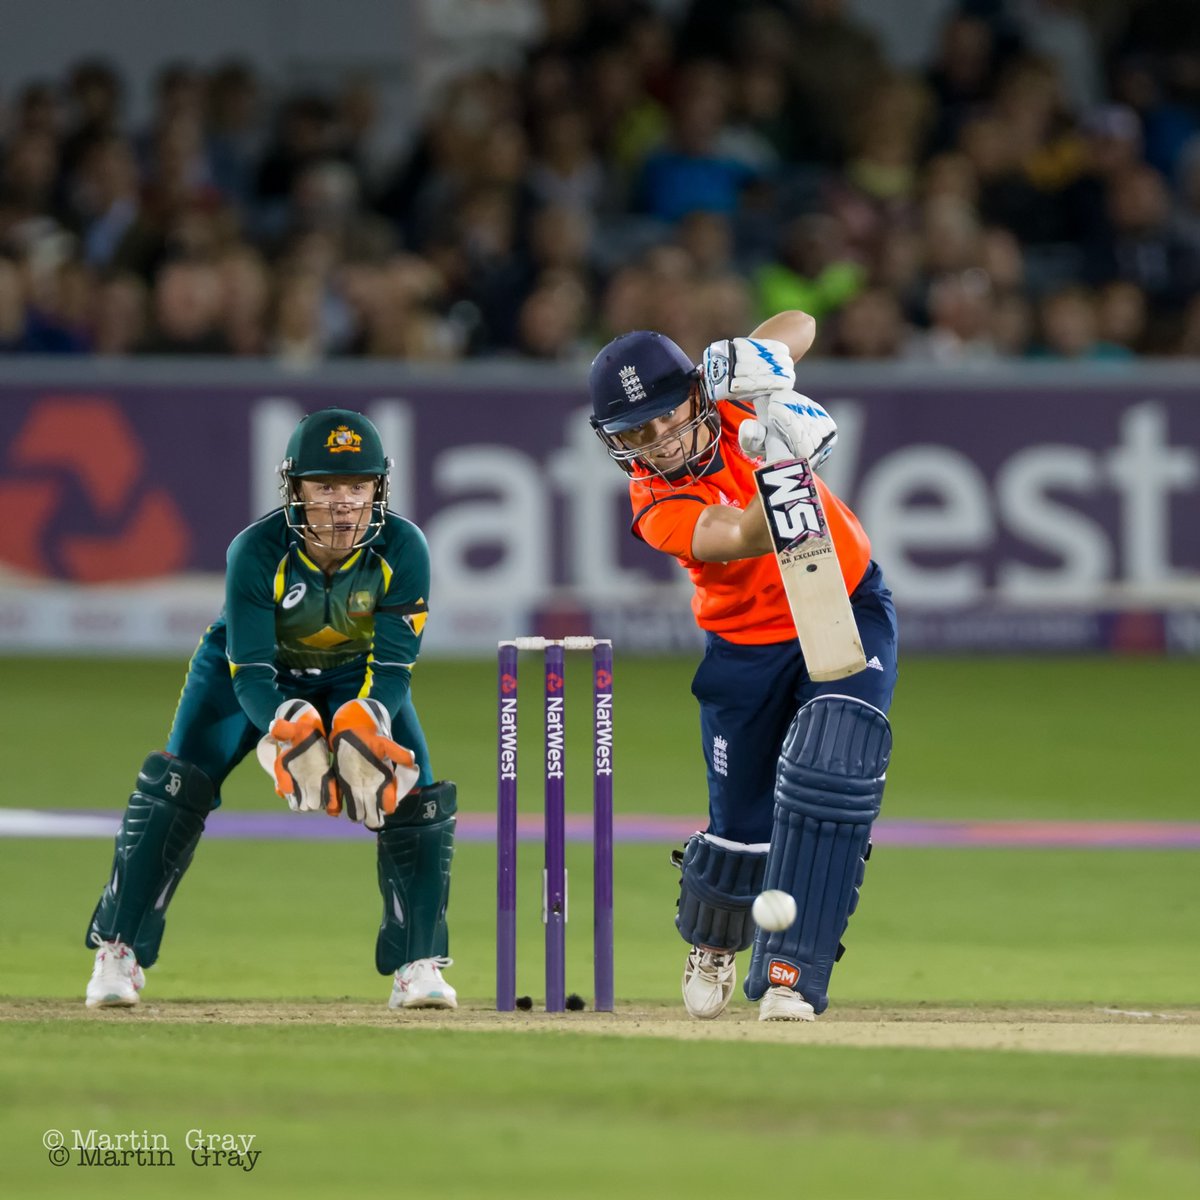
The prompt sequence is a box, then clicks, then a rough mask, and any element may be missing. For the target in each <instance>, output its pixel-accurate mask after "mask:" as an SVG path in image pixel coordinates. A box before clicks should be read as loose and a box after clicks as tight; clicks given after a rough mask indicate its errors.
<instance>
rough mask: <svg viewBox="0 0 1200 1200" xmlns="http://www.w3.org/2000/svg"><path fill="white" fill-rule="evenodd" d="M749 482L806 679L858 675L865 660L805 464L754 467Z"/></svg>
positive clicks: (799, 460)
mask: <svg viewBox="0 0 1200 1200" xmlns="http://www.w3.org/2000/svg"><path fill="white" fill-rule="evenodd" d="M754 482H755V485H756V486H757V488H758V498H759V500H760V501H761V502H762V506H763V511H764V512H765V513H766V517H767V527H768V528H769V529H770V531H771V544H772V546H773V547H774V550H775V558H776V560H777V561H778V563H779V574H780V575H781V576H782V578H783V590H784V592H786V593H787V598H788V605H789V606H790V607H791V610H792V619H793V620H794V621H795V623H796V634H797V636H798V637H799V639H800V649H801V650H802V651H803V652H804V662H805V664H806V665H807V667H808V673H809V676H810V677H811V678H812V679H813V680H814V681H815V682H817V683H825V682H827V681H829V680H831V679H844V678H845V677H846V676H847V675H853V674H855V673H856V672H858V671H861V670H863V669H864V668H865V667H866V665H867V659H866V656H865V655H864V654H863V648H862V642H861V641H860V640H859V637H858V626H857V625H856V624H855V622H854V610H853V609H852V608H851V607H850V597H849V596H848V595H846V585H845V583H844V582H843V580H842V572H841V568H840V567H839V566H838V559H837V551H836V550H835V549H834V548H833V538H831V537H830V536H829V526H828V524H827V523H826V520H825V508H824V506H823V505H822V504H821V497H820V495H819V494H818V492H817V485H816V482H815V481H814V479H813V472H812V468H811V467H810V466H809V465H808V460H807V459H806V458H796V459H789V460H785V461H783V462H777V463H772V464H770V465H769V466H765V467H759V468H758V470H756V471H755V472H754Z"/></svg>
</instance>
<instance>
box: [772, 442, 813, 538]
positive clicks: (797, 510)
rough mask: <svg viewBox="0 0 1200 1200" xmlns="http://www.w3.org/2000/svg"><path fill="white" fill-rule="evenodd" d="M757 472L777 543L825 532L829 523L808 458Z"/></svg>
mask: <svg viewBox="0 0 1200 1200" xmlns="http://www.w3.org/2000/svg"><path fill="white" fill-rule="evenodd" d="M756 474H757V477H758V485H759V491H760V492H761V494H762V498H763V501H764V503H765V504H766V506H767V511H768V512H769V513H770V514H771V524H772V526H773V527H774V528H773V530H772V532H773V535H774V537H775V539H776V541H777V542H782V543H786V542H793V541H796V540H797V539H799V538H805V537H808V536H809V535H811V534H817V535H823V534H824V532H825V522H824V519H823V515H822V513H821V509H820V501H819V500H818V499H817V494H816V485H815V484H814V483H813V476H812V468H811V467H809V465H808V463H807V462H806V461H805V460H804V459H802V458H801V459H797V460H796V461H795V462H790V463H782V464H780V465H779V466H777V467H773V468H771V469H769V470H760V471H758V472H756Z"/></svg>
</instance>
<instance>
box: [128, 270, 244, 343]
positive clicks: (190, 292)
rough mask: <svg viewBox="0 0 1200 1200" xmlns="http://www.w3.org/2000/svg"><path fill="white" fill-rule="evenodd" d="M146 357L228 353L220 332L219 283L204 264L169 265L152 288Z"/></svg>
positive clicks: (214, 274)
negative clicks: (153, 355) (151, 320)
mask: <svg viewBox="0 0 1200 1200" xmlns="http://www.w3.org/2000/svg"><path fill="white" fill-rule="evenodd" d="M146 352H147V353H148V354H171V355H175V354H228V353H229V343H228V341H227V340H226V338H225V336H224V334H223V333H222V332H221V284H220V280H219V279H218V277H217V272H216V270H215V269H214V268H213V267H211V266H209V265H208V264H207V263H202V262H188V261H186V260H183V261H176V262H169V263H167V264H166V265H165V266H164V267H162V269H161V270H160V271H159V272H158V276H157V278H156V280H155V286H154V321H153V327H152V330H151V333H150V336H149V337H148V338H147V340H146Z"/></svg>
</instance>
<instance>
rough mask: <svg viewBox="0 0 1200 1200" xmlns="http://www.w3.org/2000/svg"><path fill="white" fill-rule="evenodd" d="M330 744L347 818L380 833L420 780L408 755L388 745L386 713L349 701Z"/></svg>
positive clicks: (337, 718)
mask: <svg viewBox="0 0 1200 1200" xmlns="http://www.w3.org/2000/svg"><path fill="white" fill-rule="evenodd" d="M329 743H330V745H331V746H332V747H333V771H334V775H335V777H336V786H337V790H338V792H339V794H340V796H341V800H342V803H343V804H344V805H345V806H346V815H347V816H348V817H349V818H350V820H352V821H361V822H362V824H364V825H365V826H366V827H367V828H368V829H382V828H383V818H384V817H385V816H387V815H388V814H389V813H394V812H395V811H396V804H397V802H398V801H399V800H400V798H401V797H402V796H406V795H408V793H409V792H410V791H412V789H413V787H414V786H416V782H417V778H418V776H419V774H420V770H419V768H418V767H417V760H416V757H415V756H414V754H413V752H412V751H411V750H407V749H405V747H403V746H400V745H397V743H395V742H394V741H392V719H391V717H390V716H389V715H388V711H387V709H386V708H384V706H383V705H382V704H380V702H379V701H378V700H350V701H348V702H347V703H346V704H343V705H342V707H341V708H339V709H338V710H337V712H336V713H335V714H334V717H333V728H332V730H331V732H330V738H329Z"/></svg>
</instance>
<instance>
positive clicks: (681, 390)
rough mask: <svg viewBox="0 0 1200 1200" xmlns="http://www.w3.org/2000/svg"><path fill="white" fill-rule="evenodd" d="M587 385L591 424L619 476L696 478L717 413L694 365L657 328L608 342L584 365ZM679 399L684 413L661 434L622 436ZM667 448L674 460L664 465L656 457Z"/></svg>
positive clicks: (713, 437) (707, 463) (712, 450)
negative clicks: (644, 438)
mask: <svg viewBox="0 0 1200 1200" xmlns="http://www.w3.org/2000/svg"><path fill="white" fill-rule="evenodd" d="M588 390H589V392H590V393H591V398H592V417H591V423H592V428H593V429H594V430H595V431H596V435H597V437H599V438H600V440H601V441H602V442H603V443H604V446H605V449H607V451H608V454H609V457H610V458H611V459H612V460H613V461H614V462H615V463H616V464H617V465H618V466H619V467H620V468H621V470H623V471H624V472H625V473H626V474H627V475H634V474H637V473H639V472H642V473H645V474H649V475H656V476H658V478H659V479H662V480H663V481H664V482H666V483H668V484H671V485H674V484H677V483H681V482H685V481H686V480H688V479H698V478H700V477H701V476H702V475H704V474H705V473H706V472H707V471H709V470H710V469H711V467H712V465H713V463H714V462H715V461H716V450H717V441H718V439H719V438H720V434H721V417H720V414H719V413H718V412H717V408H716V405H715V404H713V402H712V400H711V399H710V398H709V397H708V394H707V392H706V391H705V389H704V388H703V387H702V386H701V385H700V371H699V368H698V367H696V366H694V365H693V363H692V361H691V360H690V359H689V358H688V356H687V355H686V354H684V352H683V351H682V350H681V349H680V348H679V347H678V346H677V345H676V344H675V343H674V342H673V341H671V339H670V338H668V337H664V336H663V335H662V334H661V333H649V332H645V331H642V330H638V331H636V332H634V333H627V334H624V335H623V336H621V337H619V338H616V339H614V340H613V341H611V342H609V344H608V345H607V346H605V347H604V349H603V350H601V351H600V353H599V354H597V355H596V358H595V360H594V361H593V362H592V368H591V373H590V375H589V376H588ZM685 404H686V405H688V406H689V413H688V416H687V418H686V419H685V420H683V421H681V423H680V424H679V425H677V426H676V427H674V428H673V429H671V430H670V431H669V432H667V433H664V434H662V435H660V436H659V437H657V438H654V439H653V440H652V441H642V440H641V439H639V438H636V437H630V436H628V435H630V434H631V431H634V430H637V429H639V428H640V427H641V426H643V425H646V424H647V423H648V422H650V421H653V420H655V419H656V418H658V417H662V416H665V415H666V414H667V413H670V412H672V411H674V410H675V409H677V408H679V407H680V406H681V405H685ZM705 432H707V436H704V434H705ZM623 435H625V436H623ZM631 443H632V444H631ZM669 451H673V452H674V453H673V454H671V457H672V459H673V460H674V459H677V460H676V461H674V465H672V466H671V467H669V468H667V469H665V470H664V469H663V468H662V467H661V466H660V465H659V463H658V462H657V461H656V460H657V458H658V457H659V456H660V455H662V454H663V453H664V452H669Z"/></svg>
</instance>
